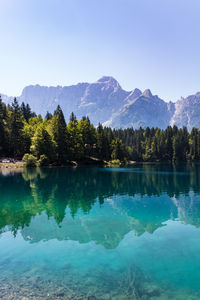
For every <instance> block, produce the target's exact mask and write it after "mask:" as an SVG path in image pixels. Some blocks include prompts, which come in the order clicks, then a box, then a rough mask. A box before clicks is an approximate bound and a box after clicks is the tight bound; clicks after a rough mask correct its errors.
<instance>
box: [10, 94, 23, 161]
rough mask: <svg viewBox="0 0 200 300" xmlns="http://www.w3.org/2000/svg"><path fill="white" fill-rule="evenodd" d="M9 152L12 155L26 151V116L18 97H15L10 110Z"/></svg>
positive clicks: (19, 154)
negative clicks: (23, 113)
mask: <svg viewBox="0 0 200 300" xmlns="http://www.w3.org/2000/svg"><path fill="white" fill-rule="evenodd" d="M8 123H9V124H8V126H9V138H10V139H9V146H10V149H9V152H10V154H11V155H12V156H14V157H18V156H22V155H23V152H24V135H23V128H24V117H23V115H22V113H21V110H20V107H19V104H18V102H17V99H16V98H14V100H13V103H12V106H11V109H10V112H9V120H8Z"/></svg>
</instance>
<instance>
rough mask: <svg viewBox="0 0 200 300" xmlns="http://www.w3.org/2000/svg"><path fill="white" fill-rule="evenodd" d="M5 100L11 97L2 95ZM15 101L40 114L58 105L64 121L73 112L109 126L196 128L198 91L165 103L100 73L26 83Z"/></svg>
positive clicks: (199, 105)
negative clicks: (67, 81) (56, 82)
mask: <svg viewBox="0 0 200 300" xmlns="http://www.w3.org/2000/svg"><path fill="white" fill-rule="evenodd" d="M2 99H3V101H4V102H6V103H11V102H12V100H13V97H8V96H6V95H2ZM17 99H18V100H19V102H20V103H21V102H22V101H24V102H25V103H29V105H30V106H31V108H32V110H33V111H35V112H36V113H37V114H41V115H42V116H43V117H44V116H45V115H46V112H47V111H49V112H53V111H54V110H55V109H56V107H57V105H58V104H59V105H60V106H61V108H62V110H63V112H64V115H65V117H66V120H67V121H68V119H69V116H70V114H71V112H72V111H73V112H74V113H75V115H76V116H77V118H78V119H80V118H81V117H82V116H89V118H90V120H91V122H92V123H94V124H95V125H98V123H99V122H100V123H103V124H104V125H105V126H110V127H113V128H127V127H133V128H139V127H140V126H141V127H144V128H145V127H147V126H149V127H159V128H162V129H164V128H166V127H167V126H168V125H172V126H173V125H177V126H178V127H182V126H186V127H187V128H188V129H189V130H191V129H192V127H196V128H200V92H198V93H196V94H195V95H191V96H188V97H187V98H181V99H180V100H178V101H177V102H176V103H173V102H165V101H164V100H162V99H160V98H159V97H158V96H157V95H152V93H151V91H150V90H149V89H147V90H145V91H144V92H142V91H140V90H139V89H137V88H135V89H134V90H132V91H125V90H123V89H122V88H121V86H120V85H119V83H118V82H117V80H115V79H114V78H113V77H109V76H104V77H102V78H100V79H99V80H98V81H96V82H94V83H78V84H77V85H72V86H64V87H61V86H57V87H47V86H40V85H30V86H27V87H25V88H24V89H23V91H22V94H21V96H19V97H17Z"/></svg>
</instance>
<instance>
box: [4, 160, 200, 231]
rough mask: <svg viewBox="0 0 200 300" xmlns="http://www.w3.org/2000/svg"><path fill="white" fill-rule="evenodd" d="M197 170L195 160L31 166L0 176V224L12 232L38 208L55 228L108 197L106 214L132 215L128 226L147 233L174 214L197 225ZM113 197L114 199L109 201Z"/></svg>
mask: <svg viewBox="0 0 200 300" xmlns="http://www.w3.org/2000/svg"><path fill="white" fill-rule="evenodd" d="M199 171H200V165H197V164H191V165H178V166H176V165H160V164H144V165H143V168H142V169H141V168H139V167H138V165H136V167H135V168H131V169H117V170H113V169H104V168H102V169H98V168H42V169H39V168H38V169H34V168H33V169H24V170H23V171H22V172H20V173H18V174H16V173H12V172H11V173H10V174H7V176H5V177H4V176H2V177H0V190H1V201H0V230H2V231H4V230H5V227H6V226H9V230H11V231H13V233H16V232H17V230H18V229H20V228H24V227H25V226H29V224H30V222H31V218H32V217H33V216H36V215H41V214H42V213H43V214H44V213H45V215H46V216H47V217H48V218H50V217H53V218H54V220H55V221H56V223H57V224H58V225H59V226H58V228H61V227H62V226H64V224H62V222H63V220H64V218H65V217H68V215H69V214H70V215H71V216H72V218H73V219H74V223H75V222H76V215H77V214H78V216H79V215H80V213H81V212H82V213H83V214H89V215H90V211H91V209H92V208H93V206H94V205H95V204H97V203H98V204H99V205H100V206H102V210H103V204H104V202H106V203H110V208H109V211H108V212H107V213H108V214H109V215H111V214H112V213H113V211H115V214H116V213H117V214H119V215H120V216H123V217H124V218H133V223H135V222H136V221H137V224H133V226H134V225H135V226H136V225H137V226H136V227H137V228H136V232H137V234H138V235H140V234H142V233H143V232H144V231H147V232H150V233H152V232H154V230H155V229H156V228H158V227H160V226H162V223H163V222H165V221H167V220H169V219H172V220H174V219H176V218H179V219H180V220H181V221H183V222H184V223H187V224H192V225H195V226H197V227H199V225H200V201H199V195H200V176H199V174H200V172H199ZM123 196H126V197H123ZM115 198H117V201H114V202H113V205H111V204H112V203H111V202H112V199H115ZM107 210H108V207H107ZM92 214H95V212H94V211H92ZM78 216H77V218H78ZM96 217H97V214H96V216H95V218H96ZM87 219H89V217H87ZM123 222H124V220H123ZM64 223H65V222H64ZM114 226H115V225H114ZM120 227H121V226H120ZM81 236H83V235H82V234H81Z"/></svg>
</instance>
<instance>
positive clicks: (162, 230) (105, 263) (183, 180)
mask: <svg viewBox="0 0 200 300" xmlns="http://www.w3.org/2000/svg"><path fill="white" fill-rule="evenodd" d="M199 226H200V164H185V165H184V164H182V165H167V164H137V165H135V166H134V167H133V168H121V169H113V168H85V167H81V168H42V169H31V170H23V171H22V172H17V173H15V172H12V171H6V172H4V173H0V299H90V300H92V299H116V300H122V299H133V300H134V299H142V300H145V299H151V300H160V299H163V300H164V299H180V300H184V299H185V300H186V299H187V300H188V299H200V229H199ZM23 297H24V298H23Z"/></svg>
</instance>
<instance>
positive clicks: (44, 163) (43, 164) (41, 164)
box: [38, 154, 49, 167]
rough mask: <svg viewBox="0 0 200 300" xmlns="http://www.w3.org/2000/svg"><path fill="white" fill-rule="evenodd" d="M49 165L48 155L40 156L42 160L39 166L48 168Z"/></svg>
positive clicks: (39, 161)
mask: <svg viewBox="0 0 200 300" xmlns="http://www.w3.org/2000/svg"><path fill="white" fill-rule="evenodd" d="M48 165H49V159H48V157H47V156H46V155H44V154H42V155H40V159H39V160H38V166H40V167H42V166H48Z"/></svg>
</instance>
